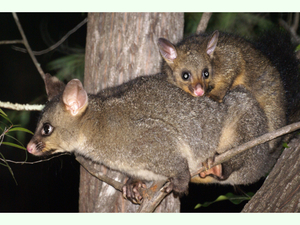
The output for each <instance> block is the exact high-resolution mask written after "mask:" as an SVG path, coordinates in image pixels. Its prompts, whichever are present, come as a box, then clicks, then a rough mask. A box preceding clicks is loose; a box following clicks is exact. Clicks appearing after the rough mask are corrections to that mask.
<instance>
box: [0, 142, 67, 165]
mask: <svg viewBox="0 0 300 225" xmlns="http://www.w3.org/2000/svg"><path fill="white" fill-rule="evenodd" d="M0 144H1V142H0ZM62 155H70V153H62V154H59V155H55V156H52V157H50V158H47V159H42V160H37V161H34V162H26V161H24V162H20V161H14V160H9V159H5V160H3V159H1V158H0V161H3V162H4V161H6V162H10V163H14V164H27V165H33V164H37V163H42V162H47V161H50V160H52V159H54V158H57V157H60V156H62Z"/></svg>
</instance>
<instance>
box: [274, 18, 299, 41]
mask: <svg viewBox="0 0 300 225" xmlns="http://www.w3.org/2000/svg"><path fill="white" fill-rule="evenodd" d="M295 19H297V18H295ZM298 20H299V15H298ZM279 24H280V25H281V26H282V27H283V28H284V29H285V30H287V31H288V32H289V33H290V34H291V36H292V39H293V42H295V43H297V44H299V43H300V37H299V36H298V35H297V33H296V31H295V28H293V27H290V26H289V25H288V24H287V22H285V21H284V20H283V19H279ZM295 24H297V22H294V25H295Z"/></svg>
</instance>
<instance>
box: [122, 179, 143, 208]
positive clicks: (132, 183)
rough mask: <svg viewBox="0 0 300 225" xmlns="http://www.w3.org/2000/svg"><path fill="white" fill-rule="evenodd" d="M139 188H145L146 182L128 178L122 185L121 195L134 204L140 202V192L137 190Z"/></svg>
mask: <svg viewBox="0 0 300 225" xmlns="http://www.w3.org/2000/svg"><path fill="white" fill-rule="evenodd" d="M140 188H147V186H146V184H145V183H144V182H143V181H141V180H138V179H134V178H129V179H128V180H127V181H126V183H125V185H124V186H123V187H122V191H123V197H124V198H125V199H128V200H130V201H131V202H133V203H135V204H141V201H142V200H143V196H142V194H141V193H140V192H139V189H140Z"/></svg>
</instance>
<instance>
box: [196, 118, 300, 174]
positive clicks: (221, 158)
mask: <svg viewBox="0 0 300 225" xmlns="http://www.w3.org/2000/svg"><path fill="white" fill-rule="evenodd" d="M298 129H300V122H297V123H292V124H289V125H287V126H285V127H282V128H280V129H278V130H275V131H272V132H270V133H266V134H264V135H262V136H260V137H258V138H255V139H253V140H251V141H248V142H246V143H244V144H242V145H240V146H238V147H235V148H232V149H230V150H228V151H225V152H224V153H222V154H220V155H217V156H216V157H215V162H214V163H213V165H212V167H213V166H216V165H218V164H222V163H224V162H226V161H228V160H229V159H231V158H232V157H234V156H236V155H238V154H240V153H242V152H244V151H246V150H248V149H250V148H253V147H254V146H256V145H259V144H262V143H265V142H267V141H270V140H273V139H275V138H277V137H280V136H282V135H285V134H289V133H292V132H294V131H296V130H298ZM204 170H205V168H204V167H202V168H200V169H199V170H197V171H194V172H192V173H191V176H196V175H198V174H199V173H200V172H202V171H204Z"/></svg>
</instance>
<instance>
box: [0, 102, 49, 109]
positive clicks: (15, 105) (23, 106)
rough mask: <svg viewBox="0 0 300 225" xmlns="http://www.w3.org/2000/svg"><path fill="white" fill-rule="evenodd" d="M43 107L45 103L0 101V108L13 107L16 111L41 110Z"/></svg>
mask: <svg viewBox="0 0 300 225" xmlns="http://www.w3.org/2000/svg"><path fill="white" fill-rule="evenodd" d="M44 107H45V105H29V104H19V103H10V102H1V101H0V108H6V109H13V110H18V111H22V110H23V111H41V110H42V109H43V108H44Z"/></svg>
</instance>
